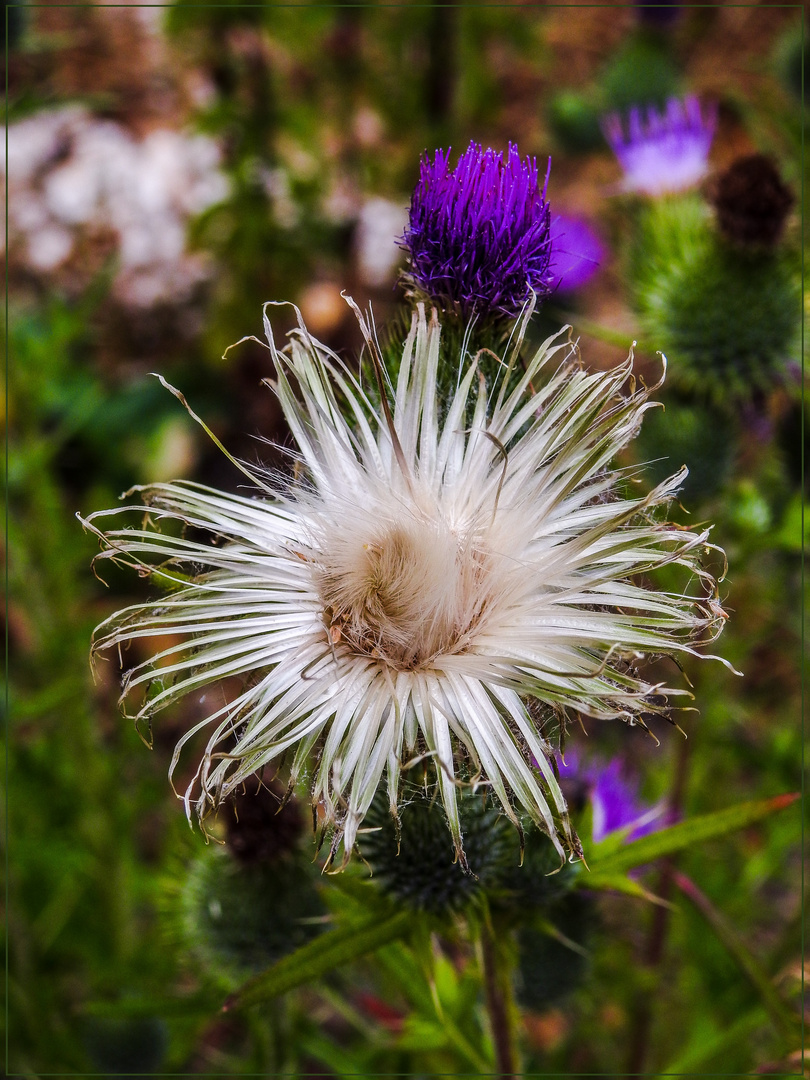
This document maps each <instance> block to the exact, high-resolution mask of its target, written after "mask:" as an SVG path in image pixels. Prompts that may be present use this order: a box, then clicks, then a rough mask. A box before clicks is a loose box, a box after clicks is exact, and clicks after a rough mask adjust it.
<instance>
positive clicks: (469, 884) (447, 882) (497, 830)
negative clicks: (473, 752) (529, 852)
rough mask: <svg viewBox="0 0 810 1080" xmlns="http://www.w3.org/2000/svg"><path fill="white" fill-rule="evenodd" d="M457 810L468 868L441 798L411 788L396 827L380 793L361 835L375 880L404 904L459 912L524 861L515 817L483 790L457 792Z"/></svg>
mask: <svg viewBox="0 0 810 1080" xmlns="http://www.w3.org/2000/svg"><path fill="white" fill-rule="evenodd" d="M459 814H460V818H461V825H462V829H463V835H464V853H465V857H466V864H467V865H466V867H465V866H464V865H463V863H462V861H461V860H460V859H457V858H456V856H455V852H454V850H453V839H452V836H451V835H450V832H449V830H448V828H447V819H446V817H445V815H444V813H443V811H442V807H441V803H440V802H439V801H438V800H437V799H435V798H432V797H431V795H430V793H426V792H425V791H423V790H422V789H419V788H415V789H414V790H413V791H412V792H411V793H410V794H409V796H408V798H407V800H406V801H405V803H404V805H403V806H402V807H401V809H400V814H399V830H397V823H396V822H395V821H394V818H393V817H392V816H391V813H390V811H389V809H388V800H387V799H385V798H382V797H380V796H377V798H375V800H374V802H373V804H372V807H371V810H370V811H369V813H368V815H367V816H366V821H365V826H367V828H364V830H363V832H362V833H361V834H360V836H359V846H360V853H361V855H362V856H363V858H364V859H365V861H366V862H367V863H368V865H369V867H370V869H371V872H372V880H373V881H374V882H376V884H377V885H378V886H379V887H380V888H381V889H382V891H383V892H385V893H386V894H388V895H389V896H391V897H393V898H394V899H396V900H398V901H400V902H401V903H403V904H407V905H408V906H410V907H413V908H416V909H417V910H420V911H428V912H431V913H432V914H445V913H448V912H451V911H458V910H461V909H462V908H464V907H466V906H468V905H469V904H472V903H474V902H475V900H476V898H480V896H481V895H482V890H484V889H485V888H486V887H487V886H488V885H490V886H497V885H498V884H499V882H500V879H501V875H502V873H503V871H504V868H505V866H507V865H511V864H514V865H517V864H518V862H519V859H520V848H519V840H518V835H517V833H516V832H515V829H514V827H513V825H512V823H511V822H510V821H509V819H508V818H507V817H505V815H504V814H503V813H502V812H500V811H499V810H498V809H497V808H496V807H495V806H493V804H492V800H491V799H489V798H487V797H486V796H485V795H484V794H482V793H480V792H479V793H477V794H472V793H467V794H464V795H463V796H461V797H460V799H459ZM397 831H399V835H397ZM544 839H545V838H544ZM549 846H550V847H551V845H549ZM552 851H553V848H552Z"/></svg>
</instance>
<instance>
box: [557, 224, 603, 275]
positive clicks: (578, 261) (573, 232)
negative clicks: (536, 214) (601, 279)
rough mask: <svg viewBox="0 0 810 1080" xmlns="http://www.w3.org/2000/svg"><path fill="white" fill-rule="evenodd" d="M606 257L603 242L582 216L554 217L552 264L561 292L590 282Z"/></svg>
mask: <svg viewBox="0 0 810 1080" xmlns="http://www.w3.org/2000/svg"><path fill="white" fill-rule="evenodd" d="M604 258H605V249H604V247H603V245H602V241H601V240H600V239H599V237H598V236H597V235H596V233H595V232H594V231H593V229H592V228H591V227H590V225H588V224H586V222H584V221H582V220H581V219H580V218H570V217H564V216H563V215H562V214H557V215H556V216H555V217H553V218H552V219H551V263H550V265H549V269H550V271H551V272H552V274H553V276H554V281H555V286H556V289H557V290H558V291H559V292H573V290H574V289H578V288H580V286H582V285H584V284H585V282H586V281H590V279H591V278H592V277H593V275H594V274H595V273H596V271H597V270H598V269H599V265H600V263H601V262H602V261H603V259H604Z"/></svg>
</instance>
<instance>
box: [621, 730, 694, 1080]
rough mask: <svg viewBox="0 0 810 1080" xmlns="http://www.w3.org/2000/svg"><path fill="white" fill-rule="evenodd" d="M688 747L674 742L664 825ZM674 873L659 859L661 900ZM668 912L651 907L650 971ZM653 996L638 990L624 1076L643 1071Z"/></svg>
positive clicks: (682, 787)
mask: <svg viewBox="0 0 810 1080" xmlns="http://www.w3.org/2000/svg"><path fill="white" fill-rule="evenodd" d="M689 747H690V744H689V743H688V742H687V741H686V739H683V740H681V741H680V742H679V743H678V749H677V751H676V758H675V776H674V778H673V784H672V789H671V791H670V795H669V800H668V804H667V812H666V818H665V823H666V824H667V825H673V824H674V823H675V822H676V821H677V820H678V818H679V817H680V815H681V811H682V809H683V802H684V797H685V795H686V778H687V774H688V771H689ZM675 873H676V870H675V863H674V861H673V860H672V859H671V858H669V859H664V860H662V863H661V874H660V877H659V879H658V886H657V888H656V889H655V890H654V892H655V894H656V896H660V897H661V899H662V900H669V898H670V895H671V893H672V889H673V879H674V876H675ZM670 913H671V909H670V907H669V905H664V904H656V905H655V908H654V910H653V913H652V921H651V923H650V929H649V933H648V935H647V944H646V947H645V949H644V954H643V963H644V966H645V967H646V968H647V969H648V970H649V971H654V970H655V969H656V968H657V967H659V966H660V964H661V961H662V960H663V957H664V946H665V944H666V937H667V931H668V929H669V919H670ZM653 1000H654V996H653V995H651V994H650V993H649V992H648V989H647V988H645V989H644V990H642V992H641V993H640V994H639V997H638V1000H637V1004H636V1009H635V1017H634V1023H633V1030H632V1034H631V1037H630V1056H629V1060H628V1063H627V1073H628V1076H634V1075H637V1074H638V1073H643V1072H644V1062H645V1060H646V1057H647V1050H648V1047H649V1041H650V1028H651V1026H652V1019H653V1013H652V1005H651V1002H652V1001H653Z"/></svg>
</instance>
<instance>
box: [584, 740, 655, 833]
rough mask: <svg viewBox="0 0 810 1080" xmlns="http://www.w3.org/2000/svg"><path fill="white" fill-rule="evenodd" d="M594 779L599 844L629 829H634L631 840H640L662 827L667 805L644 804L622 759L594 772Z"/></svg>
mask: <svg viewBox="0 0 810 1080" xmlns="http://www.w3.org/2000/svg"><path fill="white" fill-rule="evenodd" d="M590 776H591V782H592V786H591V807H592V810H593V838H594V841H595V842H597V843H598V842H599V841H600V840H604V838H605V837H606V836H607V835H608V834H609V833H612V832H615V831H616V830H617V829H626V828H627V827H628V826H634V828H631V829H630V832H629V833H628V834H627V839H628V840H638V839H639V837H641V836H646V835H647V833H651V832H655V830H656V829H659V828H660V827H661V824H662V821H661V816H662V814H663V812H664V808H663V806H657V807H655V806H653V807H650V806H645V805H644V803H643V802H641V800H640V799H639V798H638V791H637V790H636V785H635V784H633V783H631V782H630V781H629V780H628V779H627V778H626V777H625V775H624V773H623V771H622V764H621V762H620V761H619V759H618V758H614V759H613V760H612V761H611V762H609V763H608V764H607V765H605V766H602V767H601V768H599V769H596V768H594V769H592V770H591V773H590Z"/></svg>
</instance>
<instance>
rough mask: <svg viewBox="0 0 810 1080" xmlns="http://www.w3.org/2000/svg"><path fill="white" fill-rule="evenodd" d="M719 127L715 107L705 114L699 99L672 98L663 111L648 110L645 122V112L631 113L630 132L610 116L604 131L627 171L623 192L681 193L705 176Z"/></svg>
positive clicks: (603, 126)
mask: <svg viewBox="0 0 810 1080" xmlns="http://www.w3.org/2000/svg"><path fill="white" fill-rule="evenodd" d="M716 124H717V107H716V105H713V104H712V105H709V106H708V107H707V108H706V109H705V113H704V112H701V108H700V102H699V101H698V99H697V98H696V97H687V98H685V99H684V101H679V100H678V99H677V98H670V100H669V102H668V103H667V108H666V112H665V113H659V112H658V110H657V109H656V108H654V107H653V106H652V105H651V106H649V107H648V108H647V110H646V122H645V121H644V120H643V119H642V114H641V109H637V108H636V109H631V110H630V115H629V117H628V121H627V130H626V131H625V126H624V124H623V123H622V119H621V117H619V116H618V114H616V113H612V114H611V115H610V116H607V117H606V118H605V120H604V121H603V124H602V130H603V131H604V133H605V138H606V139H607V140H608V142H609V143H610V145H611V147H612V148H613V152H614V153H615V155H616V157H617V158H618V159H619V164H620V165H621V167H622V169H623V170H624V183H623V185H622V186H623V187H624V189H625V190H626V191H639V192H641V193H642V194H644V195H653V196H656V195H666V194H668V193H670V192H676V191H683V190H684V189H685V188H689V187H692V186H693V185H694V184H696V183H697V182H698V181H699V180H700V179H702V177H703V176H705V174H706V170H707V168H708V160H709V149H710V147H711V145H712V138H713V137H714V129H715V126H716Z"/></svg>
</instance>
